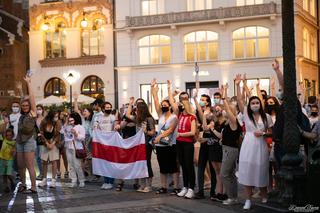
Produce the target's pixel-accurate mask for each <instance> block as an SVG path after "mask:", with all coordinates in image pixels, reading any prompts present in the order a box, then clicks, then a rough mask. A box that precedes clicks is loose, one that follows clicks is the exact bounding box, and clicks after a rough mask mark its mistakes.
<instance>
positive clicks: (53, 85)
mask: <svg viewBox="0 0 320 213" xmlns="http://www.w3.org/2000/svg"><path fill="white" fill-rule="evenodd" d="M50 95H54V96H65V95H66V85H65V83H64V81H63V80H61V79H60V78H51V79H49V80H48V81H47V83H46V85H45V87H44V97H48V96H50Z"/></svg>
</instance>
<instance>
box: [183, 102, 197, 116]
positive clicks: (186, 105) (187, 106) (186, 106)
mask: <svg viewBox="0 0 320 213" xmlns="http://www.w3.org/2000/svg"><path fill="white" fill-rule="evenodd" d="M181 103H182V104H183V106H184V110H185V111H186V113H187V114H188V115H194V112H193V111H192V107H191V104H190V102H189V101H188V100H182V101H181Z"/></svg>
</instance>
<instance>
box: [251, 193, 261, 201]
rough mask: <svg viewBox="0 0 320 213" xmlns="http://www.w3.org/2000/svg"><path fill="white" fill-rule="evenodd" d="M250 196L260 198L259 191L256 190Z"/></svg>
mask: <svg viewBox="0 0 320 213" xmlns="http://www.w3.org/2000/svg"><path fill="white" fill-rule="evenodd" d="M252 198H256V199H257V198H261V195H260V191H257V192H256V193H255V194H254V195H252Z"/></svg>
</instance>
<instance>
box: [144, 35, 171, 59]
mask: <svg viewBox="0 0 320 213" xmlns="http://www.w3.org/2000/svg"><path fill="white" fill-rule="evenodd" d="M170 42H171V41H170V37H169V36H165V35H150V36H145V37H143V38H141V39H140V40H139V56H140V64H167V63H170V52H171V48H170Z"/></svg>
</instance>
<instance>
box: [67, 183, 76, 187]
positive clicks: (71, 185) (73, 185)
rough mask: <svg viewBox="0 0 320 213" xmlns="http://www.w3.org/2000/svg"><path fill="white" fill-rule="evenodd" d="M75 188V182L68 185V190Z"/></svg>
mask: <svg viewBox="0 0 320 213" xmlns="http://www.w3.org/2000/svg"><path fill="white" fill-rule="evenodd" d="M75 187H77V183H76V182H72V183H70V185H69V188H75Z"/></svg>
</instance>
